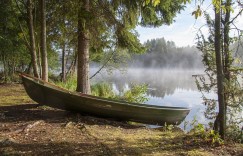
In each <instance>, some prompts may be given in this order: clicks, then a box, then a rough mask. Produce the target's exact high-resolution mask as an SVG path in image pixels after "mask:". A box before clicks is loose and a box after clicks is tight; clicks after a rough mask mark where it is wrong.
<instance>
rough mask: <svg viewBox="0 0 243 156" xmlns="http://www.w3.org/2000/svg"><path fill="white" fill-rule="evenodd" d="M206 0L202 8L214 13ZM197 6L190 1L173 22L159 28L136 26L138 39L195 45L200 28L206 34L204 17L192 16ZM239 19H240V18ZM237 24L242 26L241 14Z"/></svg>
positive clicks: (242, 17)
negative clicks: (196, 17)
mask: <svg viewBox="0 0 243 156" xmlns="http://www.w3.org/2000/svg"><path fill="white" fill-rule="evenodd" d="M208 2H210V1H207V2H206V3H205V4H204V5H203V6H202V8H203V10H207V11H208V12H209V14H212V15H213V14H214V12H213V9H212V5H210V3H208ZM195 8H197V4H195V3H191V4H187V6H186V8H185V9H184V11H181V13H180V14H177V16H176V17H175V18H174V20H175V22H174V23H172V24H171V25H169V26H168V25H164V26H161V27H159V28H142V27H140V26H138V27H137V28H136V30H137V32H138V33H139V35H140V36H139V39H140V42H141V43H144V42H145V41H147V40H149V39H154V38H162V37H164V38H165V40H167V41H168V40H169V41H174V42H175V44H176V45H177V46H179V47H183V46H187V45H190V46H192V45H195V43H196V34H197V32H198V30H199V28H201V30H202V32H203V33H204V34H207V33H208V31H207V27H206V26H204V25H205V20H204V17H203V16H201V17H199V18H198V19H195V17H194V16H192V12H193V11H194V10H195ZM237 12H238V10H235V11H234V13H233V14H236V13H237ZM240 19H241V20H240ZM237 26H238V27H239V28H243V16H241V17H240V18H238V21H237Z"/></svg>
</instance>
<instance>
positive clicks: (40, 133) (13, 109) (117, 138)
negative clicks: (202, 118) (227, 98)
mask: <svg viewBox="0 0 243 156" xmlns="http://www.w3.org/2000/svg"><path fill="white" fill-rule="evenodd" d="M162 129H163V128H162ZM0 155H65V156H68V155H195V156H198V155H207V156H208V155H239V156H240V155H243V145H242V144H236V143H232V142H230V143H227V142H225V144H224V145H221V146H218V147H214V146H212V145H210V144H208V143H207V142H205V140H200V139H195V138H193V136H191V135H189V134H185V133H183V132H182V131H178V130H175V131H165V130H161V129H149V128H146V127H144V126H141V125H130V124H128V123H125V122H118V121H114V120H111V119H102V118H96V117H92V116H87V115H82V114H78V113H72V112H68V111H64V110H58V109H54V108H50V107H47V106H40V105H38V104H36V103H35V102H34V101H32V100H31V99H29V97H28V96H27V95H26V93H25V91H24V88H23V86H22V85H21V84H12V85H9V84H8V85H5V84H0Z"/></svg>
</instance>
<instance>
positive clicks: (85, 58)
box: [77, 0, 90, 94]
mask: <svg viewBox="0 0 243 156" xmlns="http://www.w3.org/2000/svg"><path fill="white" fill-rule="evenodd" d="M81 9H83V8H80V10H79V13H78V70H77V91H78V92H82V93H85V94H90V82H89V30H88V27H86V26H85V25H86V23H85V22H87V21H88V20H84V19H83V18H82V13H81ZM84 9H85V11H86V12H88V11H89V0H85V4H84Z"/></svg>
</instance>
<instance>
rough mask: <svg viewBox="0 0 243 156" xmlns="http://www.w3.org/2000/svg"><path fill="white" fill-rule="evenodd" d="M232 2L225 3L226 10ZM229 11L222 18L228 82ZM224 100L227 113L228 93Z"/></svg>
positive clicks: (229, 62) (228, 0)
mask: <svg viewBox="0 0 243 156" xmlns="http://www.w3.org/2000/svg"><path fill="white" fill-rule="evenodd" d="M231 2H232V0H227V1H226V5H225V6H226V8H230V6H231ZM229 31H230V10H229V9H226V14H225V18H224V50H223V51H224V75H225V79H226V80H227V81H228V82H230V66H231V57H230V49H229V44H230V37H229ZM224 99H225V112H227V105H228V100H229V93H224Z"/></svg>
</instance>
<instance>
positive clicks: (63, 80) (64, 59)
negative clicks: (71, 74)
mask: <svg viewBox="0 0 243 156" xmlns="http://www.w3.org/2000/svg"><path fill="white" fill-rule="evenodd" d="M65 51H66V48H65V43H64V44H63V48H62V82H65V81H66V56H65Z"/></svg>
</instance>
